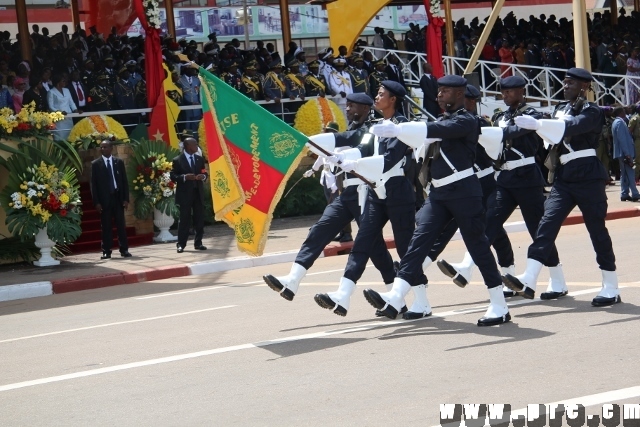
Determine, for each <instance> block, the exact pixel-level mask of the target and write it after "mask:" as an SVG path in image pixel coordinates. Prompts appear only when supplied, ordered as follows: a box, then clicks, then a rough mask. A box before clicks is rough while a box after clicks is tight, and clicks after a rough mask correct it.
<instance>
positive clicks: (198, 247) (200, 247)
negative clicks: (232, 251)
mask: <svg viewBox="0 0 640 427" xmlns="http://www.w3.org/2000/svg"><path fill="white" fill-rule="evenodd" d="M193 249H195V250H196V251H206V250H207V247H206V246H203V245H200V246H194V247H193Z"/></svg>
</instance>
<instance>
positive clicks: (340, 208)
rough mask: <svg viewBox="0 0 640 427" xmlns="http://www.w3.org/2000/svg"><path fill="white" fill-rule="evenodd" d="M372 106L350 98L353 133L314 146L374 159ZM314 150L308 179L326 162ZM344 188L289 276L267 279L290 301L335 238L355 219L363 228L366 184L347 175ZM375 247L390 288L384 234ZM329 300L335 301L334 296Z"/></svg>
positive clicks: (342, 311)
mask: <svg viewBox="0 0 640 427" xmlns="http://www.w3.org/2000/svg"><path fill="white" fill-rule="evenodd" d="M372 105H373V100H372V99H371V98H370V97H369V95H366V94H363V93H358V94H351V95H349V96H348V97H347V116H348V119H349V121H350V124H349V129H348V130H347V131H346V132H340V133H335V134H334V133H325V134H321V135H315V136H312V137H311V138H310V139H311V140H312V141H314V142H315V141H318V144H319V145H321V146H323V147H324V148H327V149H328V150H330V151H333V150H334V149H335V148H339V147H344V148H350V147H355V150H357V152H355V153H353V154H354V155H355V157H363V158H365V157H369V156H371V155H373V154H374V153H373V149H374V147H373V141H372V139H373V136H372V135H371V134H369V133H367V130H368V129H369V126H370V125H371V123H370V122H369V121H368V117H369V111H370V109H371V106H372ZM310 148H311V150H312V151H314V152H316V153H317V154H318V161H317V162H316V164H314V166H313V168H312V169H311V170H310V171H308V173H307V175H308V176H311V174H312V173H313V172H314V170H318V169H320V167H322V165H323V164H324V161H325V157H324V156H325V155H324V153H322V152H320V151H318V150H317V149H316V148H315V147H310ZM343 184H344V190H343V191H342V193H341V194H340V195H339V196H338V197H336V198H335V199H334V200H333V201H332V202H331V203H330V204H329V205H328V206H327V207H326V208H325V210H324V212H323V214H322V217H321V218H320V220H319V221H318V222H317V223H316V224H315V225H314V226H313V227H311V230H309V234H308V235H307V238H306V240H305V241H304V243H303V244H302V247H301V248H300V251H299V252H298V255H297V256H296V260H295V262H294V263H293V265H292V266H291V271H290V272H289V274H288V275H286V276H281V277H275V276H272V275H270V274H267V275H265V276H264V277H263V278H264V281H265V282H266V283H267V285H269V287H270V288H271V289H273V290H274V291H276V292H278V293H280V295H281V296H282V297H283V298H284V299H286V300H288V301H291V300H293V297H294V296H295V295H296V293H297V292H298V287H299V285H300V282H301V280H302V279H303V278H304V276H305V275H306V274H307V271H308V270H309V269H310V268H311V266H312V265H313V263H314V262H315V260H316V259H318V257H319V256H320V254H321V253H322V250H323V249H324V247H325V246H326V245H327V244H328V243H329V242H331V239H332V238H333V236H335V235H336V234H337V233H338V232H339V231H340V230H342V229H343V228H344V227H345V225H347V224H350V223H351V221H353V220H354V219H355V220H356V223H358V224H360V214H361V209H362V206H361V205H360V202H359V196H358V195H359V193H360V194H362V192H363V191H364V192H366V188H364V187H365V184H364V183H363V181H361V180H360V179H358V178H356V177H355V176H353V175H351V174H347V176H346V179H345V180H344V183H343ZM371 244H372V250H371V261H372V262H373V264H374V265H375V266H376V268H377V269H378V270H379V271H380V273H381V274H382V279H383V281H384V282H385V283H389V284H390V283H393V279H394V277H395V272H394V269H393V260H392V258H391V255H390V254H389V251H388V250H387V247H386V244H385V242H384V238H383V236H382V232H380V233H378V235H377V236H376V237H375V240H374V241H373V242H372V243H371ZM323 298H325V297H323ZM326 298H329V301H332V300H331V296H327V297H326ZM348 308H349V306H348V305H346V306H344V305H341V306H335V310H336V314H339V315H341V316H345V315H346V314H347V310H348Z"/></svg>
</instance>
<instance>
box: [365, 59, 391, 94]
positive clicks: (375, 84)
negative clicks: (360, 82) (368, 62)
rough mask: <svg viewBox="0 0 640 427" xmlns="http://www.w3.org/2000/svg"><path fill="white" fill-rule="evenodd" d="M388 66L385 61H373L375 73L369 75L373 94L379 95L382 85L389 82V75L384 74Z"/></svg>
mask: <svg viewBox="0 0 640 427" xmlns="http://www.w3.org/2000/svg"><path fill="white" fill-rule="evenodd" d="M386 66H387V63H386V62H385V60H384V59H378V60H377V61H373V67H374V71H373V73H371V74H370V75H369V88H370V90H371V94H377V93H378V89H380V84H381V83H382V82H383V81H385V80H387V73H385V72H384V69H385V68H386Z"/></svg>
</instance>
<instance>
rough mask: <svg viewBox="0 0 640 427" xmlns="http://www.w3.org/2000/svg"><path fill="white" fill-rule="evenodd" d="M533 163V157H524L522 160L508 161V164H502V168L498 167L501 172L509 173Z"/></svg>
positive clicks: (534, 160) (534, 159)
mask: <svg viewBox="0 0 640 427" xmlns="http://www.w3.org/2000/svg"><path fill="white" fill-rule="evenodd" d="M535 162H536V158H535V157H525V158H524V159H519V160H509V161H508V162H504V163H503V164H502V166H500V169H501V170H503V171H510V170H514V169H516V168H519V167H522V166H527V165H532V164H534V163H535Z"/></svg>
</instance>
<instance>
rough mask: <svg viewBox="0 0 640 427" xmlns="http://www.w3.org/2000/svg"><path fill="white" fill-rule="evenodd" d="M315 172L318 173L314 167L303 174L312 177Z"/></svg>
mask: <svg viewBox="0 0 640 427" xmlns="http://www.w3.org/2000/svg"><path fill="white" fill-rule="evenodd" d="M314 173H316V171H314V170H313V169H309V170H308V171H306V172H305V173H303V174H302V176H303V177H305V178H310V177H312V176H313V174H314Z"/></svg>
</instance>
